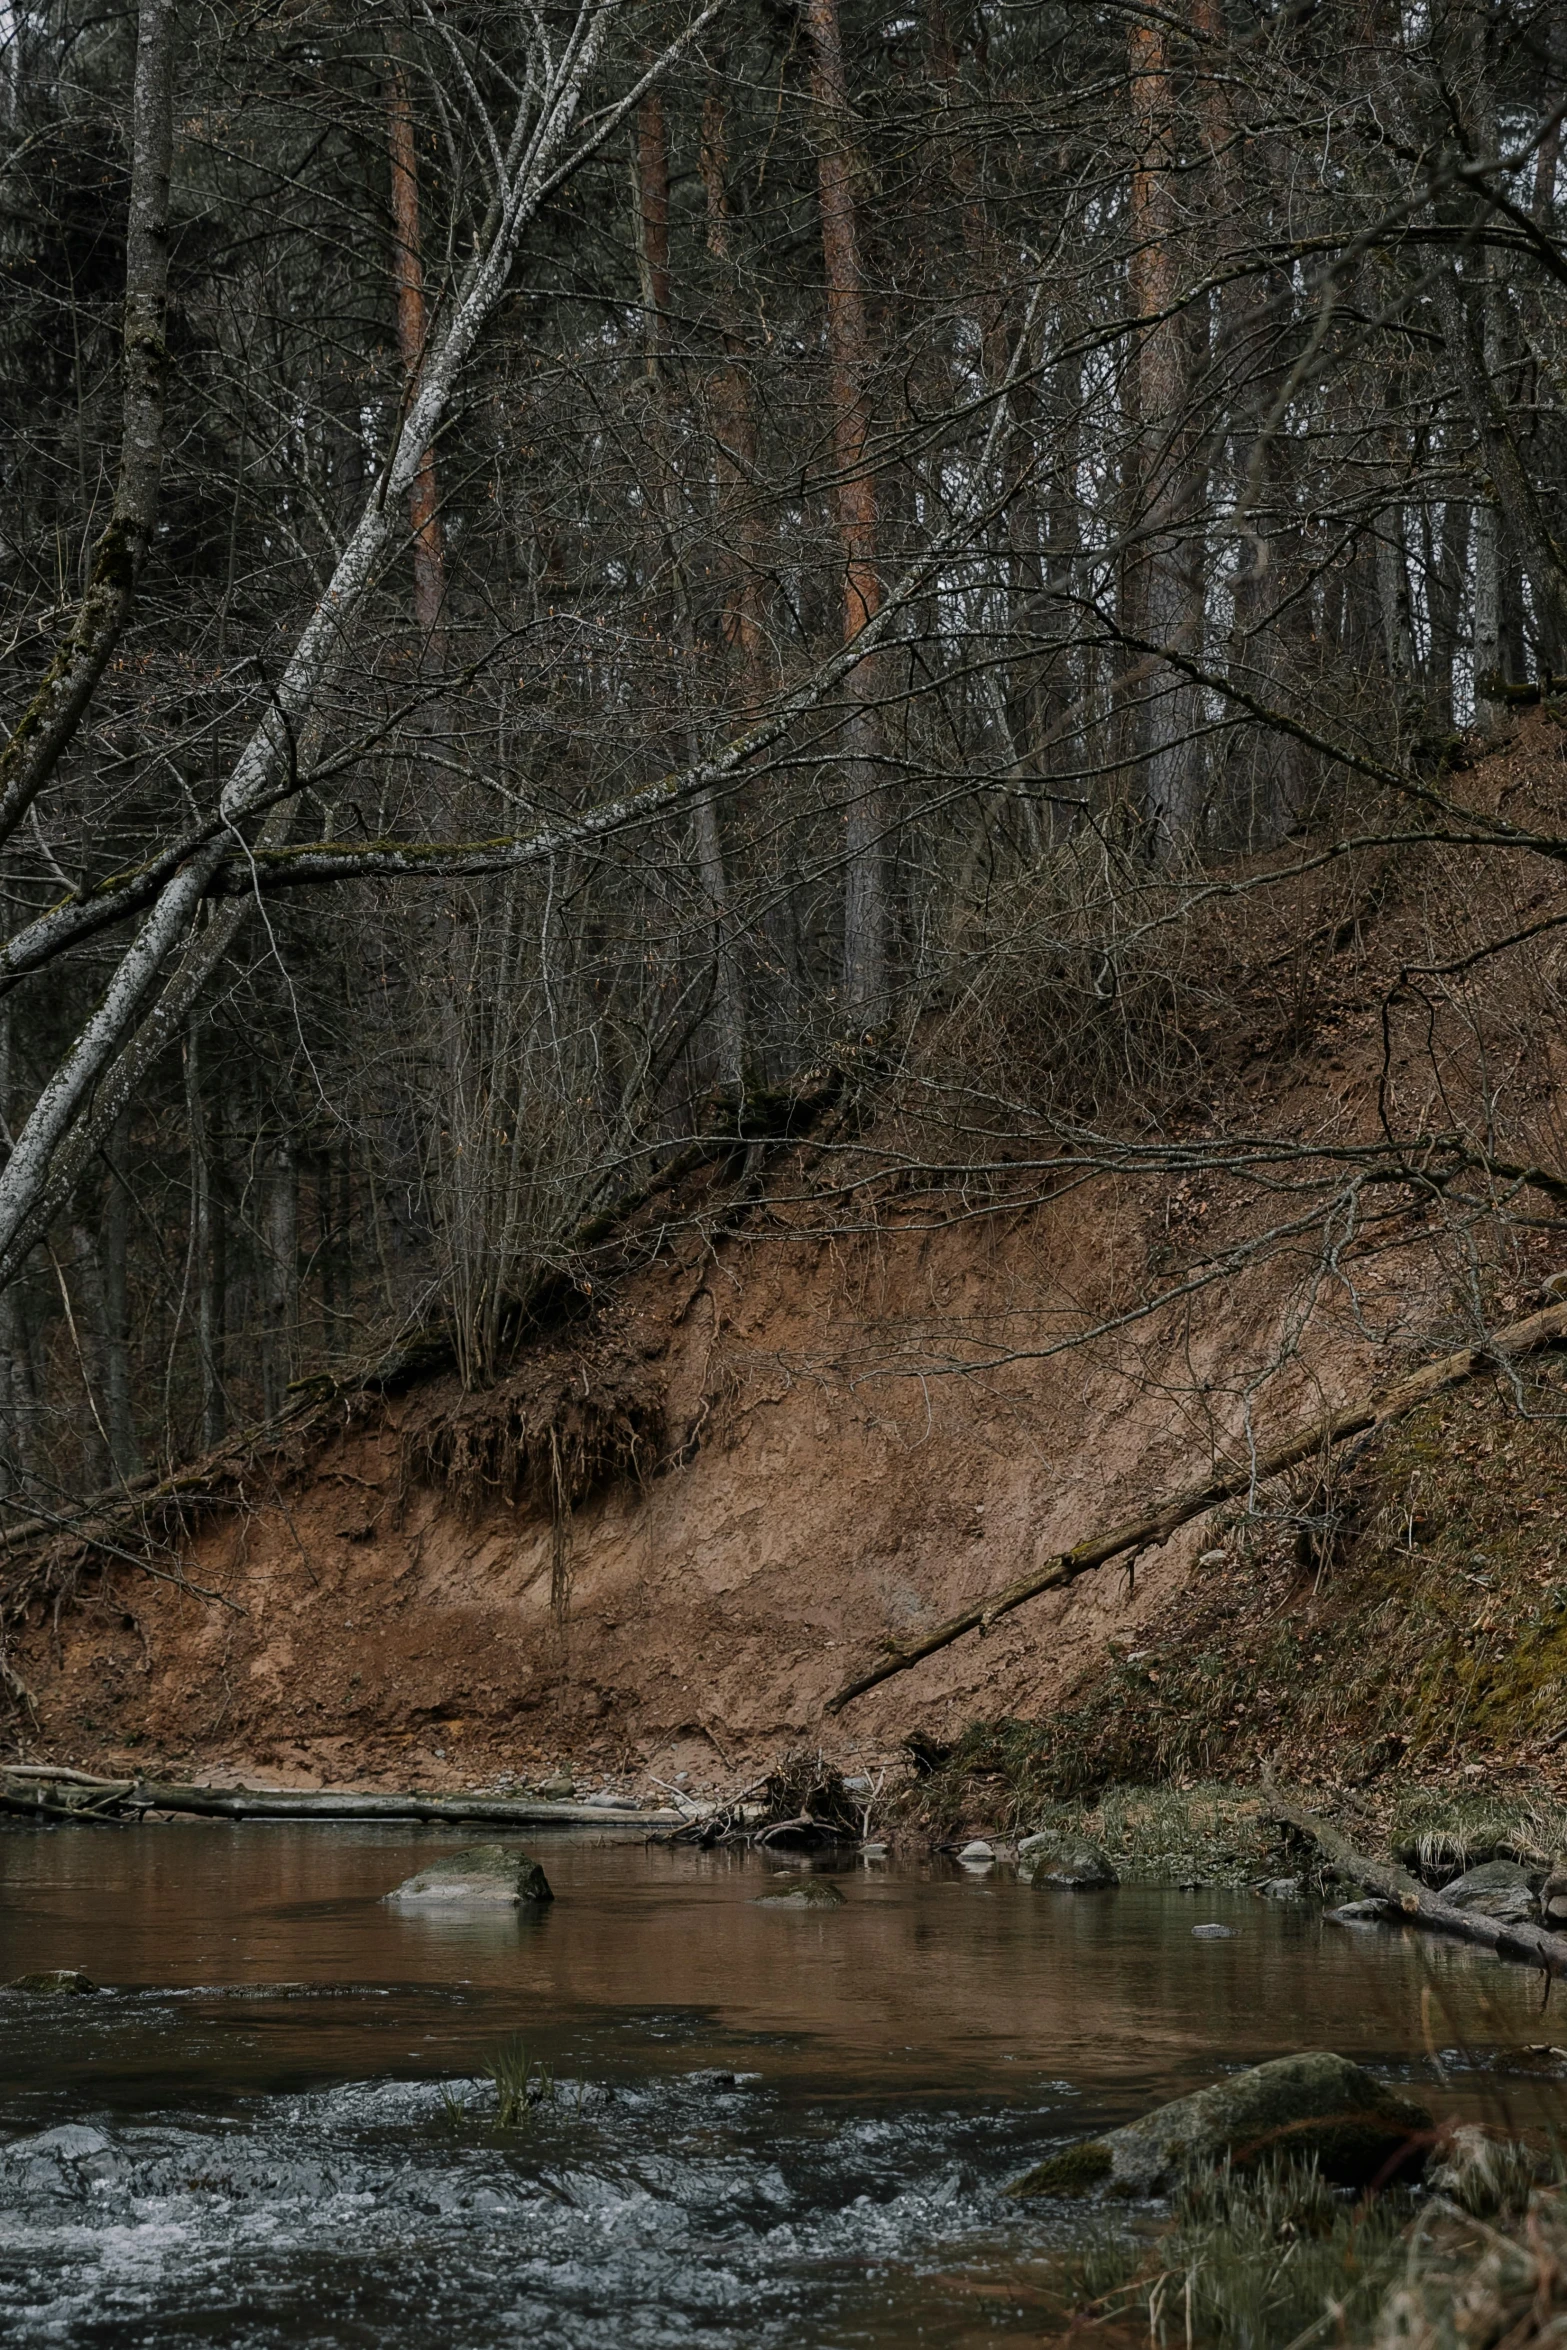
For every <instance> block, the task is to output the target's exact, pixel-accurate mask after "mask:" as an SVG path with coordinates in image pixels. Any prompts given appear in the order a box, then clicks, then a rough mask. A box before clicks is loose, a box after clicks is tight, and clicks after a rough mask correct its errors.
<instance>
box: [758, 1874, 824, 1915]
mask: <svg viewBox="0 0 1567 2350" xmlns="http://www.w3.org/2000/svg"><path fill="white" fill-rule="evenodd" d="M753 1906H754V1907H755V1908H757V1909H842V1908H843V1906H844V1899H843V1895H842V1894H841V1893H840V1892H839V1890H838V1888H837V1886H836V1885H830V1884H829V1883H828V1882H827V1879H826V1878H825V1877H807V1878H806V1880H805V1882H804V1884H803V1885H791V1886H790V1887H789V1890H788V1892H787V1893H759V1894H758V1895H757V1897H756V1901H755V1903H754V1905H753Z"/></svg>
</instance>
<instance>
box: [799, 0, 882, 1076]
mask: <svg viewBox="0 0 1567 2350" xmlns="http://www.w3.org/2000/svg"><path fill="white" fill-rule="evenodd" d="M805 25H806V31H807V34H808V36H809V39H810V46H811V96H812V103H813V116H814V137H815V145H816V174H817V201H818V205H819V208H820V213H821V227H822V262H823V267H824V271H825V277H826V294H827V385H828V401H829V405H830V408H831V422H832V449H833V474H834V481H833V504H834V510H835V516H836V521H837V529H838V541H839V546H840V549H841V552H842V558H843V635H844V641H845V643H850V642H852V641H853V639H854V638H855V637H856V636H858V634H859V632H860V631H861V629H863V628H864V627H865V626H866V625H867V624H868V622H870V621H871V620H873V619H874V618H875V616H876V613H877V611H878V609H879V607H880V603H881V583H880V578H879V576H878V572H877V511H876V477H875V475H874V474H873V473H872V471H871V470H870V466H869V463H868V461H867V450H868V443H869V438H870V376H871V349H870V329H869V325H868V323H867V317H866V303H865V272H864V267H863V264H862V261H861V255H860V235H859V221H858V216H857V208H856V204H855V197H854V142H853V137H852V116H851V113H850V108H849V92H848V83H847V80H846V78H845V74H844V66H843V39H842V33H841V30H840V26H839V20H838V5H837V0H806V7H805ZM845 690H846V694H847V699H848V703H849V710H848V715H847V717H846V719H845V721H844V726H843V735H842V741H843V756H842V776H843V794H844V836H845V837H844V847H845V866H844V907H843V916H844V919H843V932H844V944H843V983H844V1006H845V1010H846V1012H847V1014H848V1016H849V1019H850V1021H851V1022H852V1023H853V1025H854V1026H855V1027H856V1028H858V1029H872V1028H875V1027H876V1026H877V1024H878V1023H879V1022H880V1021H881V1020H882V1019H883V1017H884V1016H885V1011H886V1002H887V928H888V914H887V860H886V850H885V845H884V840H883V835H884V832H885V829H886V811H885V807H884V804H883V803H884V794H883V791H882V788H881V781H880V774H879V767H878V760H879V753H880V748H881V745H880V728H879V725H878V723H877V712H876V707H875V700H874V677H873V670H872V665H871V664H870V663H868V662H861V663H860V664H859V665H858V666H857V667H856V668H855V669H854V670H853V671H852V673H851V674H850V676H849V678H848V679H847V680H846V686H845Z"/></svg>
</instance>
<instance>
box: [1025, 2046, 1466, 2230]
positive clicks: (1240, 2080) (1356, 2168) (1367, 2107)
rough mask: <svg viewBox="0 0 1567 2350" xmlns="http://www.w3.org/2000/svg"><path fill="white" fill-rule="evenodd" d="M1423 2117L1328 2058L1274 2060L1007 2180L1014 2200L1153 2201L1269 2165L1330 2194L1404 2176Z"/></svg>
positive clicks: (1427, 2124)
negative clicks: (1304, 2174)
mask: <svg viewBox="0 0 1567 2350" xmlns="http://www.w3.org/2000/svg"><path fill="white" fill-rule="evenodd" d="M1432 2126H1433V2125H1432V2121H1431V2116H1430V2115H1429V2113H1427V2112H1426V2110H1425V2108H1424V2107H1423V2106H1420V2105H1415V2104H1413V2103H1411V2102H1410V2101H1409V2100H1408V2099H1407V2098H1403V2097H1399V2096H1397V2095H1396V2094H1395V2093H1394V2091H1393V2090H1391V2089H1388V2088H1386V2087H1384V2085H1383V2083H1382V2082H1380V2081H1379V2080H1377V2079H1376V2078H1375V2077H1374V2076H1373V2075H1372V2074H1371V2073H1368V2072H1366V2071H1365V2070H1364V2069H1363V2068H1362V2067H1361V2066H1360V2065H1358V2064H1351V2063H1350V2061H1349V2059H1348V2057H1345V2056H1335V2055H1333V2054H1331V2053H1330V2052H1328V2051H1327V2050H1313V2051H1311V2052H1309V2053H1307V2054H1304V2055H1300V2056H1280V2057H1276V2058H1275V2059H1274V2060H1273V2062H1272V2063H1271V2064H1259V2065H1254V2066H1253V2067H1252V2068H1251V2070H1250V2071H1249V2072H1244V2073H1236V2074H1235V2075H1233V2076H1232V2078H1230V2079H1229V2080H1225V2081H1216V2082H1215V2083H1214V2084H1213V2086H1212V2088H1210V2089H1199V2090H1198V2091H1197V2092H1196V2094H1195V2096H1191V2097H1177V2098H1176V2099H1175V2100H1174V2102H1173V2103H1172V2104H1170V2105H1161V2106H1159V2107H1158V2108H1157V2109H1156V2110H1155V2111H1154V2112H1153V2113H1149V2114H1144V2115H1143V2117H1142V2119H1141V2120H1140V2121H1135V2122H1128V2123H1126V2124H1125V2126H1124V2127H1123V2128H1121V2129H1119V2130H1109V2131H1107V2132H1106V2134H1105V2135H1104V2137H1102V2138H1093V2139H1087V2140H1083V2141H1080V2142H1079V2143H1078V2144H1077V2145H1076V2146H1067V2147H1064V2148H1063V2149H1062V2151H1061V2152H1060V2153H1059V2154H1052V2155H1049V2156H1047V2157H1046V2159H1045V2160H1044V2161H1043V2162H1041V2163H1037V2164H1036V2165H1035V2167H1034V2168H1033V2169H1032V2170H1031V2171H1027V2172H1025V2174H1024V2176H1023V2177H1022V2178H1020V2179H1017V2180H1015V2181H1014V2183H1013V2184H1012V2186H1011V2187H1010V2188H1009V2189H1008V2193H1009V2194H1012V2195H1082V2194H1086V2193H1088V2192H1089V2191H1090V2189H1092V2188H1094V2187H1103V2188H1104V2189H1105V2190H1106V2191H1107V2192H1108V2193H1110V2194H1113V2195H1128V2196H1132V2195H1159V2194H1163V2193H1164V2192H1165V2191H1166V2190H1167V2189H1168V2188H1170V2187H1171V2186H1173V2185H1174V2184H1175V2182H1176V2181H1177V2180H1178V2179H1179V2178H1180V2177H1181V2176H1182V2174H1183V2173H1185V2172H1188V2171H1190V2170H1192V2169H1193V2168H1195V2167H1197V2166H1199V2165H1201V2164H1203V2163H1211V2162H1222V2161H1223V2160H1224V2159H1225V2157H1226V2156H1228V2158H1229V2160H1230V2162H1231V2163H1232V2165H1233V2166H1234V2168H1235V2169H1236V2170H1241V2171H1244V2170H1249V2169H1254V2168H1256V2167H1257V2165H1259V2164H1261V2163H1265V2162H1268V2161H1271V2160H1272V2159H1273V2158H1274V2157H1275V2156H1280V2155H1284V2156H1289V2157H1291V2158H1294V2159H1296V2160H1302V2161H1304V2160H1314V2161H1315V2162H1316V2163H1317V2164H1318V2166H1319V2168H1320V2169H1321V2171H1322V2174H1323V2176H1324V2178H1327V2179H1331V2180H1332V2181H1333V2182H1334V2183H1335V2184H1336V2185H1339V2186H1346V2187H1364V2186H1369V2185H1371V2184H1372V2183H1373V2182H1374V2181H1378V2180H1381V2179H1385V2178H1390V2177H1392V2176H1393V2175H1394V2174H1395V2173H1397V2174H1399V2175H1401V2176H1407V2175H1408V2174H1409V2173H1410V2172H1411V2171H1413V2170H1415V2169H1417V2168H1418V2167H1419V2166H1420V2164H1421V2163H1422V2162H1423V2161H1424V2159H1425V2153H1426V2148H1427V2146H1428V2145H1429V2143H1430V2136H1431V2131H1432Z"/></svg>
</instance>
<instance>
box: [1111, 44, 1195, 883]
mask: <svg viewBox="0 0 1567 2350" xmlns="http://www.w3.org/2000/svg"><path fill="white" fill-rule="evenodd" d="M1128 45H1129V66H1130V74H1131V109H1132V146H1133V165H1132V177H1131V191H1130V197H1131V223H1132V255H1131V285H1130V291H1131V298H1132V314H1133V318H1134V320H1135V321H1137V322H1139V323H1138V324H1137V325H1136V326H1135V327H1134V332H1135V334H1136V336H1137V341H1136V345H1135V365H1134V371H1133V379H1132V394H1133V402H1132V404H1133V407H1134V413H1135V424H1136V431H1135V438H1134V444H1133V449H1132V455H1131V460H1130V466H1131V471H1132V474H1133V478H1134V482H1135V495H1136V506H1137V513H1136V517H1135V543H1136V553H1135V555H1134V558H1133V564H1132V573H1133V578H1134V581H1135V596H1134V600H1135V602H1136V604H1138V605H1140V607H1141V623H1142V633H1143V634H1144V635H1145V636H1147V637H1148V638H1149V640H1150V641H1151V642H1152V643H1153V644H1155V645H1161V646H1162V645H1171V646H1176V647H1178V648H1179V649H1180V650H1181V651H1183V652H1188V653H1190V652H1194V651H1195V650H1196V649H1197V642H1198V638H1199V635H1200V627H1201V608H1200V604H1199V602H1198V599H1197V597H1196V594H1195V592H1194V587H1193V582H1192V579H1191V577H1190V575H1189V564H1190V548H1189V547H1188V545H1187V542H1186V537H1185V535H1184V533H1183V530H1182V509H1183V507H1184V504H1185V501H1186V499H1187V496H1188V493H1189V488H1190V484H1189V482H1188V480H1187V478H1186V474H1187V466H1188V462H1189V458H1188V452H1187V451H1186V449H1185V446H1184V442H1185V438H1186V436H1185V433H1184V429H1183V416H1182V410H1183V405H1184V401H1185V396H1186V380H1185V379H1186V366H1185V358H1184V353H1183V351H1182V339H1181V324H1180V320H1179V318H1178V317H1177V315H1176V304H1177V295H1178V270H1177V253H1176V244H1175V234H1176V229H1177V226H1178V215H1177V211H1176V204H1175V197H1174V190H1173V180H1172V170H1173V166H1174V164H1175V162H1176V161H1177V142H1176V135H1175V132H1176V123H1175V92H1174V82H1173V77H1172V74H1171V70H1170V58H1169V34H1168V31H1167V30H1166V28H1165V26H1164V24H1163V23H1162V22H1161V21H1158V20H1156V19H1154V18H1152V17H1149V18H1146V19H1140V18H1135V17H1134V18H1133V19H1132V21H1131V27H1130V31H1129V34H1128ZM1196 716H1197V710H1196V696H1195V694H1194V692H1193V689H1192V687H1191V686H1190V685H1189V684H1188V683H1187V682H1186V681H1185V680H1184V678H1182V677H1181V675H1180V674H1179V673H1178V672H1176V671H1173V670H1166V671H1163V672H1161V673H1160V674H1158V675H1157V676H1156V677H1155V679H1154V682H1153V686H1152V691H1151V693H1150V694H1149V696H1148V699H1147V701H1146V703H1145V705H1144V710H1143V721H1142V753H1143V760H1144V772H1145V777H1146V781H1145V785H1144V795H1145V800H1146V805H1147V814H1148V828H1149V834H1150V838H1151V841H1152V844H1153V849H1154V853H1155V855H1156V857H1159V858H1164V857H1168V856H1172V855H1178V854H1179V853H1180V852H1181V851H1182V850H1183V849H1184V848H1185V846H1186V845H1187V843H1188V842H1189V841H1190V839H1191V837H1192V835H1193V832H1194V831H1195V828H1196V824H1197V820H1198V817H1199V815H1200V812H1201V799H1202V782H1201V770H1200V764H1199V761H1198V758H1197V754H1196V748H1195V745H1194V742H1193V740H1192V736H1193V731H1194V727H1195V721H1196Z"/></svg>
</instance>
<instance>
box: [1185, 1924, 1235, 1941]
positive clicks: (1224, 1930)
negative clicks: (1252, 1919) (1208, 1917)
mask: <svg viewBox="0 0 1567 2350" xmlns="http://www.w3.org/2000/svg"><path fill="white" fill-rule="evenodd" d="M1240 1931H1241V1930H1240V1928H1239V1926H1221V1925H1218V1924H1209V1925H1206V1926H1193V1928H1192V1940H1193V1941H1194V1942H1237V1941H1239V1939H1240Z"/></svg>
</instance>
